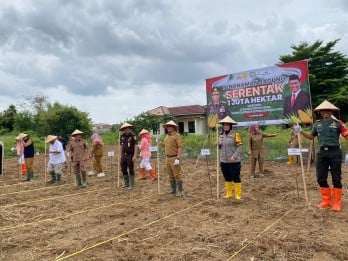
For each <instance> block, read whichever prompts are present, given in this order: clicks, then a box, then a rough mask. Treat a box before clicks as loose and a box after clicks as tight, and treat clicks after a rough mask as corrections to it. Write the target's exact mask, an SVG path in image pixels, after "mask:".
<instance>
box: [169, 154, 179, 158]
mask: <svg viewBox="0 0 348 261" xmlns="http://www.w3.org/2000/svg"><path fill="white" fill-rule="evenodd" d="M176 156H178V155H177V154H175V155H167V157H168V158H172V157H176Z"/></svg>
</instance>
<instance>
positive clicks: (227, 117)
mask: <svg viewBox="0 0 348 261" xmlns="http://www.w3.org/2000/svg"><path fill="white" fill-rule="evenodd" d="M219 123H221V124H222V123H229V124H233V125H237V124H238V123H237V122H235V121H234V120H233V119H232V118H231V117H230V116H226V117H225V118H223V119H222V120H220V121H219Z"/></svg>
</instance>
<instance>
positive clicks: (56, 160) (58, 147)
mask: <svg viewBox="0 0 348 261" xmlns="http://www.w3.org/2000/svg"><path fill="white" fill-rule="evenodd" d="M46 143H49V144H50V147H49V149H48V155H49V160H48V164H47V171H48V173H50V175H51V180H50V181H48V182H47V183H49V184H58V183H60V181H61V177H62V169H63V165H64V163H65V162H66V158H65V153H64V148H63V144H62V143H61V142H60V141H59V140H58V136H54V135H48V136H47V138H46Z"/></svg>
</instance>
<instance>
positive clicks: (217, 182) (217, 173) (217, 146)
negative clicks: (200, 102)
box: [215, 124, 220, 198]
mask: <svg viewBox="0 0 348 261" xmlns="http://www.w3.org/2000/svg"><path fill="white" fill-rule="evenodd" d="M215 126H216V127H215V129H216V141H218V140H219V127H218V125H217V124H216V125H215ZM219 162H220V159H219V144H218V142H217V144H216V198H219V194H220V191H219V175H220V171H219Z"/></svg>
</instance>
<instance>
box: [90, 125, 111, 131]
mask: <svg viewBox="0 0 348 261" xmlns="http://www.w3.org/2000/svg"><path fill="white" fill-rule="evenodd" d="M92 129H93V132H97V133H103V132H107V131H109V130H110V129H111V125H110V124H106V123H97V124H93V126H92Z"/></svg>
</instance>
